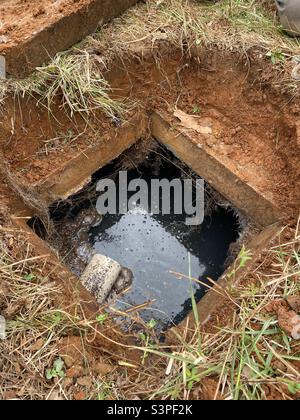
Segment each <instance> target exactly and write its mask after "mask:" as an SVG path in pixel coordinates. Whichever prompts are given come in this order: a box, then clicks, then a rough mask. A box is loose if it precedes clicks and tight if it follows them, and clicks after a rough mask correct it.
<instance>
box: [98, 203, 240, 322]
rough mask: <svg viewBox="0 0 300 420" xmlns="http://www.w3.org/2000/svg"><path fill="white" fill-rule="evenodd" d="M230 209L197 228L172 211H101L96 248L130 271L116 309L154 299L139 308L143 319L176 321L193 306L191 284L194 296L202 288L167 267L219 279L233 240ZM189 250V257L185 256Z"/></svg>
mask: <svg viewBox="0 0 300 420" xmlns="http://www.w3.org/2000/svg"><path fill="white" fill-rule="evenodd" d="M236 229H237V226H236V219H235V217H234V215H233V213H232V212H228V211H226V210H225V209H222V208H218V209H217V210H216V211H214V212H213V213H212V215H211V216H210V217H206V218H205V220H204V223H203V224H202V225H201V226H199V227H191V226H186V225H185V223H184V222H183V221H178V220H176V221H174V220H173V218H172V216H151V215H149V214H148V213H147V212H146V211H143V210H141V209H137V210H136V211H131V212H130V213H127V214H125V215H122V216H111V215H108V216H105V217H104V219H103V221H102V223H101V225H100V226H99V227H97V228H94V229H93V230H92V232H91V236H90V240H91V242H92V244H93V248H94V250H95V251H96V252H97V253H100V254H104V255H107V256H109V257H112V258H113V259H115V260H117V261H119V262H120V263H121V264H122V265H123V266H125V267H129V268H131V269H132V271H133V273H134V282H133V285H132V288H131V290H130V291H129V292H128V293H126V294H125V295H123V296H122V297H121V298H120V299H119V301H118V303H117V304H116V305H115V306H116V307H117V308H119V309H122V310H126V309H129V308H130V307H131V306H136V305H139V304H143V303H144V302H146V301H154V302H153V303H152V304H151V306H150V307H149V308H147V309H145V310H142V311H141V312H140V315H141V316H142V318H143V319H144V320H145V321H146V322H147V321H150V320H151V319H152V318H153V319H155V320H156V321H158V324H159V326H160V327H161V328H164V327H167V326H168V325H169V324H170V323H179V322H180V321H181V320H183V319H184V317H185V316H186V315H187V313H188V312H189V311H190V310H191V287H192V290H193V294H194V295H195V298H196V301H199V300H200V299H201V297H202V296H203V294H204V293H205V287H203V286H201V285H200V284H198V283H196V282H192V283H190V281H189V280H188V279H179V278H178V277H176V276H175V275H174V274H171V273H170V271H174V272H177V273H180V274H184V275H189V271H190V272H191V274H192V276H193V277H195V278H197V279H199V280H201V281H202V282H205V283H206V282H207V278H211V279H213V280H217V279H218V278H219V277H220V275H221V274H222V273H223V271H224V263H225V260H226V258H227V255H228V249H229V245H230V244H231V243H232V242H234V241H235V240H236V239H237V230H236ZM189 254H190V258H189V256H188V255H189Z"/></svg>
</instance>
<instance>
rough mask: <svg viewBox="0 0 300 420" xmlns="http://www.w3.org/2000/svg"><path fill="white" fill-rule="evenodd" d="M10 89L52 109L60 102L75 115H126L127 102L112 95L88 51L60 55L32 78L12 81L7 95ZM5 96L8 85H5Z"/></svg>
mask: <svg viewBox="0 0 300 420" xmlns="http://www.w3.org/2000/svg"><path fill="white" fill-rule="evenodd" d="M10 92H13V93H14V94H15V95H20V96H21V97H24V96H25V95H30V96H33V97H35V98H37V99H38V102H39V103H40V104H42V105H44V106H46V107H47V108H48V109H49V112H51V111H52V109H53V106H55V105H57V104H59V105H60V106H61V107H62V108H63V109H64V110H65V111H66V113H67V114H68V115H70V117H71V118H72V117H74V115H75V114H81V115H82V116H84V117H85V118H86V117H88V116H90V115H92V114H93V115H94V114H95V112H96V111H101V112H102V113H103V114H104V115H106V116H107V117H109V118H111V119H113V120H116V119H120V118H122V117H123V116H124V114H125V107H124V104H122V102H121V101H118V100H115V99H112V98H111V94H112V89H111V88H110V86H109V83H108V82H107V81H106V80H105V79H104V77H103V75H102V73H101V71H100V70H99V68H98V67H97V66H96V65H95V62H94V61H93V60H92V59H91V57H90V55H89V54H88V52H87V51H80V50H73V51H72V54H70V53H69V52H67V53H62V54H58V55H57V56H56V57H55V58H54V59H53V60H52V62H51V63H50V64H49V65H47V66H44V67H40V68H38V69H37V71H36V72H35V73H34V74H33V75H32V76H31V77H29V78H28V79H25V80H21V81H17V80H14V81H8V82H7V83H6V94H8V93H10ZM4 96H5V87H2V97H4ZM0 97H1V96H0Z"/></svg>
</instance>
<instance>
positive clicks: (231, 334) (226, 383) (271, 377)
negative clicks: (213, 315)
mask: <svg viewBox="0 0 300 420" xmlns="http://www.w3.org/2000/svg"><path fill="white" fill-rule="evenodd" d="M299 233H300V232H299V231H297V232H296V235H294V236H293V237H292V239H291V240H289V241H288V242H286V243H281V244H280V245H276V246H274V247H272V248H271V249H270V250H269V251H268V252H267V253H266V255H265V256H264V257H265V259H264V264H265V267H264V268H263V269H262V266H258V267H257V268H256V269H255V270H254V272H253V275H252V278H251V279H246V282H243V284H241V285H240V286H238V287H235V288H234V289H232V288H231V289H230V291H231V294H232V299H234V300H235V302H236V306H237V307H239V308H240V309H239V310H238V311H236V310H235V311H233V314H234V315H233V316H232V317H231V319H230V321H229V322H228V324H227V325H224V326H222V327H221V326H220V328H217V331H215V332H214V333H205V332H203V331H202V328H201V326H200V325H199V320H198V313H197V310H196V308H195V305H193V310H194V317H195V322H194V323H193V325H191V324H190V325H188V324H187V325H186V328H185V330H184V331H180V333H179V332H178V331H176V330H171V334H172V335H173V337H172V341H171V342H172V345H170V346H168V347H167V349H166V347H160V346H157V345H155V344H152V345H151V346H148V349H147V351H148V353H149V354H153V355H155V357H156V358H160V361H161V360H164V361H165V365H164V368H163V367H162V366H161V365H160V366H159V370H160V371H161V370H164V376H163V378H164V379H163V380H161V383H157V381H155V380H154V378H152V379H153V381H151V380H149V379H148V381H147V382H148V384H149V383H150V385H148V386H149V388H151V389H152V391H150V392H149V393H148V394H147V398H150V399H156V398H162V399H182V398H183V399H193V398H197V396H198V395H199V394H200V395H201V392H202V390H203V386H205V383H206V382H205V381H207V380H208V379H209V380H210V381H212V382H211V384H213V394H212V393H210V398H215V399H227V400H265V399H268V398H275V399H287V400H289V399H293V398H295V397H296V396H297V395H298V396H299V390H300V372H299V363H300V347H299V342H298V341H296V340H293V339H292V338H291V337H290V336H288V335H287V334H286V332H285V331H284V330H282V329H281V328H280V326H279V324H278V319H277V317H276V316H274V315H272V314H270V313H268V312H267V311H266V310H265V309H266V308H267V307H268V305H269V304H270V303H271V302H274V301H276V300H281V299H285V298H287V297H289V296H299V295H300V282H299V280H300V258H299V257H300V235H299ZM283 236H284V235H282V236H281V237H280V236H279V238H278V240H279V242H281V241H282V237H283ZM243 255H244V253H243ZM242 257H243V256H242ZM242 260H243V261H244V258H241V259H240V261H242ZM246 264H247V261H246ZM237 267H238V265H237ZM145 351H146V350H145V349H144V352H145ZM153 375H157V376H158V373H157V372H155V371H154V373H153ZM143 380H145V378H143Z"/></svg>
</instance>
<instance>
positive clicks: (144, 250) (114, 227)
mask: <svg viewBox="0 0 300 420" xmlns="http://www.w3.org/2000/svg"><path fill="white" fill-rule="evenodd" d="M121 171H123V172H124V171H126V173H127V175H126V176H127V185H128V184H129V183H130V181H132V180H134V179H143V180H145V181H146V183H147V185H148V189H149V191H148V198H149V200H148V201H149V203H151V198H152V197H151V180H152V179H154V178H155V179H159V180H162V179H167V180H168V181H172V180H174V179H180V180H181V181H182V180H183V179H193V180H194V186H193V199H194V200H195V197H196V195H195V181H196V179H199V176H197V175H196V174H195V173H194V172H193V171H192V170H191V169H190V168H189V167H188V166H187V165H186V164H185V163H183V162H181V161H180V160H179V159H178V158H176V157H175V156H174V155H173V154H172V152H170V151H168V150H167V149H166V147H165V146H163V145H161V144H160V143H158V142H157V141H155V140H153V141H151V142H148V141H147V142H144V141H140V142H138V143H137V144H135V145H134V146H132V147H131V148H130V149H129V150H127V151H125V152H124V153H123V154H122V155H121V156H120V157H118V158H116V159H114V160H113V161H112V162H110V163H109V164H108V165H107V166H105V167H103V168H101V169H99V170H98V171H97V172H96V173H94V174H93V175H92V179H91V181H90V183H89V184H88V185H86V186H85V187H84V188H83V189H82V190H80V191H79V192H78V193H76V194H75V195H73V196H70V197H69V198H68V199H66V200H64V201H59V202H57V203H54V204H53V205H52V206H51V207H50V214H51V219H52V221H53V222H54V226H55V234H54V236H52V237H47V234H46V231H45V229H44V227H43V225H42V223H41V221H40V220H39V219H38V218H33V219H31V220H30V221H29V226H30V227H31V228H32V229H33V230H34V231H35V232H36V233H37V234H38V235H39V236H40V237H42V238H43V239H46V240H47V241H48V242H49V243H50V244H51V246H52V247H54V248H55V249H56V250H57V251H58V253H59V255H60V257H61V258H62V260H63V261H64V263H65V264H66V265H67V266H68V268H69V269H70V270H71V271H72V272H73V273H74V274H75V275H76V276H78V277H80V276H81V275H82V273H83V272H84V270H85V268H86V267H87V265H88V264H89V262H90V261H91V258H92V256H93V255H95V254H101V255H105V256H107V257H110V258H112V259H114V260H116V261H118V262H119V263H120V264H121V265H122V266H123V267H127V268H129V269H130V270H132V272H133V276H134V278H133V282H132V283H131V282H130V283H126V281H124V285H122V286H123V287H122V288H121V290H118V291H116V290H114V289H113V291H112V293H110V295H109V297H108V298H107V299H106V303H107V304H108V305H109V307H110V309H112V308H113V312H112V313H115V312H116V311H121V312H122V313H123V314H125V313H127V312H128V313H132V312H133V310H134V308H140V309H139V310H138V316H139V317H140V318H141V319H142V321H143V322H146V323H147V322H150V321H151V320H152V319H154V320H155V322H156V327H157V329H158V330H164V329H166V328H168V327H170V326H172V325H177V324H179V323H180V322H181V321H182V320H183V319H184V318H185V317H186V315H187V314H188V313H189V312H190V311H191V310H192V299H191V296H192V295H194V297H195V300H196V302H199V301H200V300H201V298H203V296H204V295H205V294H206V292H207V290H208V288H207V287H206V286H205V284H207V285H210V286H211V285H212V282H211V281H210V279H211V280H213V281H214V282H216V281H217V280H218V278H219V277H220V276H221V275H222V274H223V273H224V271H225V270H226V268H227V267H228V266H229V264H230V263H232V262H233V260H234V257H235V256H236V255H237V253H238V251H239V249H240V247H241V242H240V240H239V239H240V237H241V236H242V235H243V230H244V229H245V228H246V225H247V221H246V218H245V217H243V216H242V215H241V214H240V213H239V211H238V210H237V209H236V208H234V206H232V205H231V204H230V203H229V202H228V201H226V200H225V199H224V198H223V197H222V196H221V195H220V194H219V193H218V192H216V191H215V190H214V189H213V188H212V187H210V186H209V184H208V183H205V213H204V214H205V216H204V220H203V222H202V223H201V224H200V225H196V226H189V225H187V224H186V218H187V217H189V216H190V215H188V214H185V213H183V214H175V209H174V202H175V201H174V198H175V197H174V193H173V195H172V194H171V203H173V204H171V213H170V214H168V215H164V214H162V211H161V205H162V195H160V212H159V214H151V211H150V209H149V208H146V205H145V203H141V202H138V201H137V202H134V206H133V208H132V209H131V210H129V211H127V212H126V213H125V214H119V213H117V214H107V215H104V216H100V215H99V213H98V211H97V210H96V203H97V199H98V197H99V195H100V193H99V192H97V191H96V188H97V183H98V182H99V180H103V179H110V180H114V181H115V182H116V185H117V191H119V187H120V185H119V174H120V172H121ZM137 191H138V189H137ZM135 193H136V192H130V195H129V197H128V198H129V199H132V200H133V195H134V194H135ZM182 198H184V191H182ZM116 204H117V209H118V208H119V204H120V203H119V202H118V194H117V203H116ZM175 273H177V274H175ZM181 274H182V276H180V275H181ZM189 275H191V276H192V277H193V278H195V279H198V280H199V281H201V284H200V283H197V281H196V280H193V281H190V280H189V278H188V276H189ZM99 281H100V280H99ZM119 320H120V321H121V324H122V325H123V327H124V326H125V325H126V327H127V328H129V327H130V323H132V320H130V321H128V319H126V316H122V317H121V319H119Z"/></svg>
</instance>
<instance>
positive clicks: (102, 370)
mask: <svg viewBox="0 0 300 420" xmlns="http://www.w3.org/2000/svg"><path fill="white" fill-rule="evenodd" d="M113 369H114V368H113V366H111V365H108V364H107V363H101V362H98V363H96V365H95V367H94V371H95V372H96V373H97V374H98V375H103V376H105V375H107V374H108V373H110V372H111V371H112V370H113Z"/></svg>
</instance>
